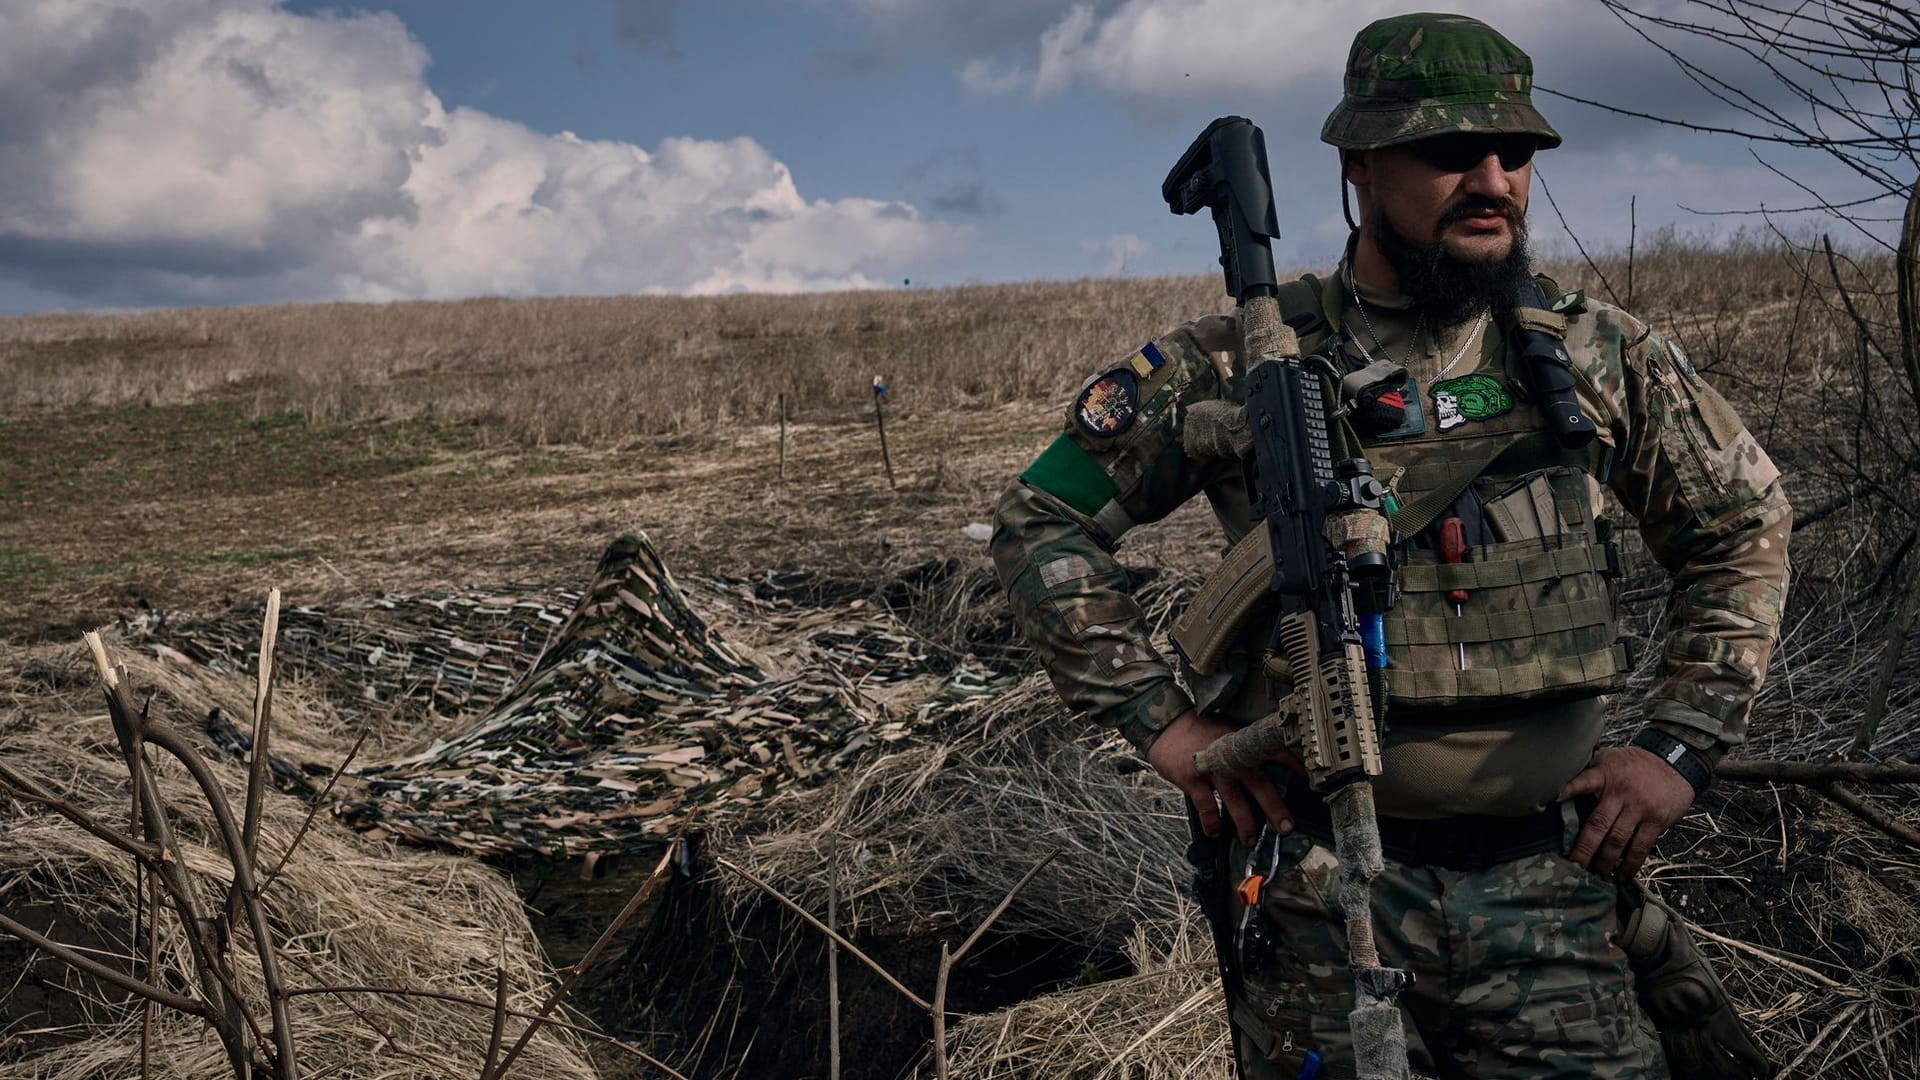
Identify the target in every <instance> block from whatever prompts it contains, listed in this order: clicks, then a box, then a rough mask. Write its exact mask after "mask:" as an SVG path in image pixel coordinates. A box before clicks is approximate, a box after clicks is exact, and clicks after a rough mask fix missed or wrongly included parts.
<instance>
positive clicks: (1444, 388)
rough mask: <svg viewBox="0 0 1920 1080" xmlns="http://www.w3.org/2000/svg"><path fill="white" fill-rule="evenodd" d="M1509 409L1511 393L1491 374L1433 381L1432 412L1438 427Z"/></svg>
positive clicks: (1447, 428)
mask: <svg viewBox="0 0 1920 1080" xmlns="http://www.w3.org/2000/svg"><path fill="white" fill-rule="evenodd" d="M1512 411H1513V395H1512V394H1510V393H1508V392H1507V388H1506V387H1504V386H1502V385H1500V380H1498V379H1496V378H1494V377H1493V376H1491V375H1462V376H1460V377H1459V378H1457V379H1447V380H1445V381H1443V382H1437V383H1434V384H1433V412H1434V416H1435V417H1436V418H1437V419H1438V420H1439V422H1440V430H1441V431H1451V430H1453V429H1454V428H1457V427H1459V426H1460V425H1461V424H1464V423H1466V422H1467V421H1469V420H1491V419H1493V418H1494V417H1496V416H1501V415H1503V414H1505V413H1509V412H1512Z"/></svg>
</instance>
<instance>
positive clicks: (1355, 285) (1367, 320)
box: [1347, 263, 1427, 367]
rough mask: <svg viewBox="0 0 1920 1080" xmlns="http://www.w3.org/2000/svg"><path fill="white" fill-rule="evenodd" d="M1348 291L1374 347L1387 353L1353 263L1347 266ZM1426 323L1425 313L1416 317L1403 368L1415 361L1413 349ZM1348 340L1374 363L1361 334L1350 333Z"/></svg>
mask: <svg viewBox="0 0 1920 1080" xmlns="http://www.w3.org/2000/svg"><path fill="white" fill-rule="evenodd" d="M1347 291H1349V292H1351V293H1352V294H1353V307H1354V310H1356V311H1358V312H1359V313H1360V321H1361V322H1362V323H1364V324H1365V325H1366V327H1367V334H1368V336H1370V337H1372V338H1373V344H1374V346H1375V347H1376V348H1378V349H1380V351H1381V352H1385V351H1386V347H1385V346H1382V345H1381V344H1380V331H1378V330H1375V329H1374V328H1373V319H1372V318H1371V317H1369V316H1368V315H1367V305H1366V304H1365V303H1363V302H1361V300H1360V284H1359V282H1358V281H1356V280H1355V279H1354V276H1353V264H1352V263H1348V264H1347ZM1426 321H1427V314H1426V312H1424V311H1423V312H1421V313H1419V314H1418V315H1416V316H1415V317H1414V320H1413V333H1412V334H1410V335H1408V337H1407V349H1406V352H1405V353H1403V354H1401V356H1400V366H1401V367H1406V366H1407V361H1409V360H1411V359H1413V347H1414V346H1415V345H1416V344H1418V343H1419V341H1420V327H1421V326H1423V325H1425V323H1426ZM1347 338H1348V340H1350V341H1352V342H1353V346H1354V348H1356V349H1359V350H1360V355H1361V356H1364V357H1366V358H1367V363H1369V364H1371V363H1373V354H1372V353H1371V352H1368V351H1367V347H1366V345H1365V344H1363V343H1362V342H1361V341H1360V335H1359V334H1353V333H1349V334H1348V335H1347Z"/></svg>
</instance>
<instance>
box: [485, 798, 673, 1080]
mask: <svg viewBox="0 0 1920 1080" xmlns="http://www.w3.org/2000/svg"><path fill="white" fill-rule="evenodd" d="M684 836H685V834H684V833H682V834H681V836H676V837H674V838H673V840H672V841H670V842H669V843H668V844H667V850H666V851H664V852H662V853H661V855H660V861H659V862H658V863H655V864H654V867H653V872H652V873H650V874H648V875H647V880H645V881H643V882H641V883H640V887H639V888H638V889H635V890H634V893H633V895H632V896H630V897H628V898H627V903H626V906H625V907H622V908H621V909H620V913H619V914H618V915H615V916H614V917H613V921H612V922H610V923H608V924H607V928H606V929H605V930H602V931H601V932H600V937H599V938H598V939H596V940H595V941H594V943H593V945H592V947H591V948H589V949H588V950H587V954H586V955H585V956H582V957H581V958H580V960H579V962H578V963H576V964H574V965H573V968H572V970H571V971H570V972H569V973H568V975H567V979H566V981H565V982H563V983H561V984H560V986H559V987H558V988H557V989H555V990H554V992H553V993H552V994H549V995H548V996H547V1000H546V1003H545V1004H543V1005H541V1006H540V1012H539V1014H538V1015H536V1016H535V1017H534V1018H533V1023H531V1024H528V1025H527V1028H526V1030H525V1031H522V1032H521V1033H520V1038H518V1039H516V1040H515V1041H514V1044H513V1046H512V1047H511V1048H510V1049H509V1050H508V1051H507V1056H506V1057H504V1058H501V1059H500V1067H499V1068H497V1069H494V1070H492V1071H491V1072H482V1073H481V1074H480V1080H501V1078H502V1077H504V1076H506V1075H507V1069H508V1068H509V1067H511V1066H512V1065H513V1062H514V1059H515V1058H518V1057H519V1056H520V1052H521V1051H523V1050H525V1049H526V1048H527V1044H528V1043H530V1042H532V1041H533V1036H534V1033H535V1032H537V1031H539V1030H540V1025H541V1024H543V1023H545V1022H546V1019H547V1015H548V1014H549V1013H551V1012H553V1010H554V1007H555V1006H557V1005H559V1004H560V1002H561V1000H562V999H563V998H565V997H566V996H567V995H568V994H570V993H572V992H573V988H574V987H575V986H577V985H579V983H580V980H581V978H582V977H583V976H585V975H586V973H587V969H588V968H591V967H592V966H593V964H594V961H596V960H598V959H600V954H601V953H602V952H605V951H606V948H607V946H608V945H610V944H612V942H613V939H614V936H615V935H616V934H618V933H619V932H620V929H621V927H624V926H625V925H627V920H628V919H631V918H633V916H634V913H635V912H637V911H639V910H640V908H641V907H642V906H643V905H644V904H646V902H647V901H648V900H649V899H651V898H652V897H653V894H654V891H655V890H657V889H658V888H659V887H660V883H661V882H662V881H665V880H666V872H667V867H668V866H670V865H672V862H673V857H674V855H675V854H676V853H678V852H679V851H680V848H681V846H682V845H683V844H684V843H685V840H684V839H683V837H684Z"/></svg>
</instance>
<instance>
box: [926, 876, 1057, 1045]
mask: <svg viewBox="0 0 1920 1080" xmlns="http://www.w3.org/2000/svg"><path fill="white" fill-rule="evenodd" d="M1059 854H1060V849H1059V848H1054V849H1053V850H1052V851H1049V852H1047V854H1046V857H1045V858H1043V859H1041V860H1040V861H1039V862H1037V863H1034V864H1033V866H1032V867H1031V868H1030V869H1029V870H1028V871H1027V872H1026V873H1025V874H1022V875H1020V880H1019V881H1016V882H1014V883H1013V888H1011V889H1008V890H1007V895H1005V896H1003V897H1001V898H1000V903H999V904H997V905H995V907H994V909H993V910H992V911H990V912H988V913H987V917H986V918H984V919H982V920H980V925H979V926H976V927H974V928H973V933H971V934H968V935H967V940H965V941H963V942H961V943H960V948H959V949H958V950H957V951H955V952H954V953H952V954H951V955H949V954H948V953H947V943H946V942H944V941H943V942H941V943H940V972H939V974H938V976H936V977H935V979H934V983H933V1067H934V1073H935V1075H936V1076H937V1077H938V1080H947V979H948V977H949V976H951V975H952V974H953V969H954V966H955V965H957V964H958V963H960V961H961V960H964V959H966V955H967V953H968V952H970V951H972V949H973V947H974V945H975V944H976V943H978V942H979V940H980V939H981V938H982V937H983V936H985V934H986V932H987V930H988V929H989V928H991V927H992V926H993V924H994V923H996V922H998V921H999V920H1000V916H1001V915H1003V914H1005V913H1006V910H1007V908H1008V907H1009V906H1010V905H1012V903H1013V898H1014V897H1016V896H1018V895H1020V890H1021V889H1024V888H1026V887H1027V882H1029V881H1032V880H1033V876H1034V875H1035V874H1038V873H1039V872H1040V871H1041V870H1042V869H1044V868H1045V867H1046V865H1047V864H1048V863H1050V862H1052V861H1053V860H1054V858H1055V857H1057V856H1058V855H1059Z"/></svg>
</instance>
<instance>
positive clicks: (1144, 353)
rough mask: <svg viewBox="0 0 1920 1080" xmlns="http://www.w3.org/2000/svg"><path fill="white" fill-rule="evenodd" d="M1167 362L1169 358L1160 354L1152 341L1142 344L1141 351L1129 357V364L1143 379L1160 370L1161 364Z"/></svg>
mask: <svg viewBox="0 0 1920 1080" xmlns="http://www.w3.org/2000/svg"><path fill="white" fill-rule="evenodd" d="M1166 362H1167V358H1166V357H1164V356H1161V355H1160V350H1159V349H1156V348H1154V347H1153V342H1151V341H1149V342H1147V343H1146V344H1145V345H1142V346H1140V351H1139V352H1137V353H1134V354H1133V355H1132V356H1129V357H1127V364H1128V366H1130V367H1132V368H1133V373H1134V374H1135V375H1137V376H1139V377H1140V378H1142V379H1144V378H1146V377H1147V376H1149V375H1151V374H1153V373H1154V372H1155V371H1158V370H1159V369H1160V365H1162V364H1164V363H1166Z"/></svg>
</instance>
